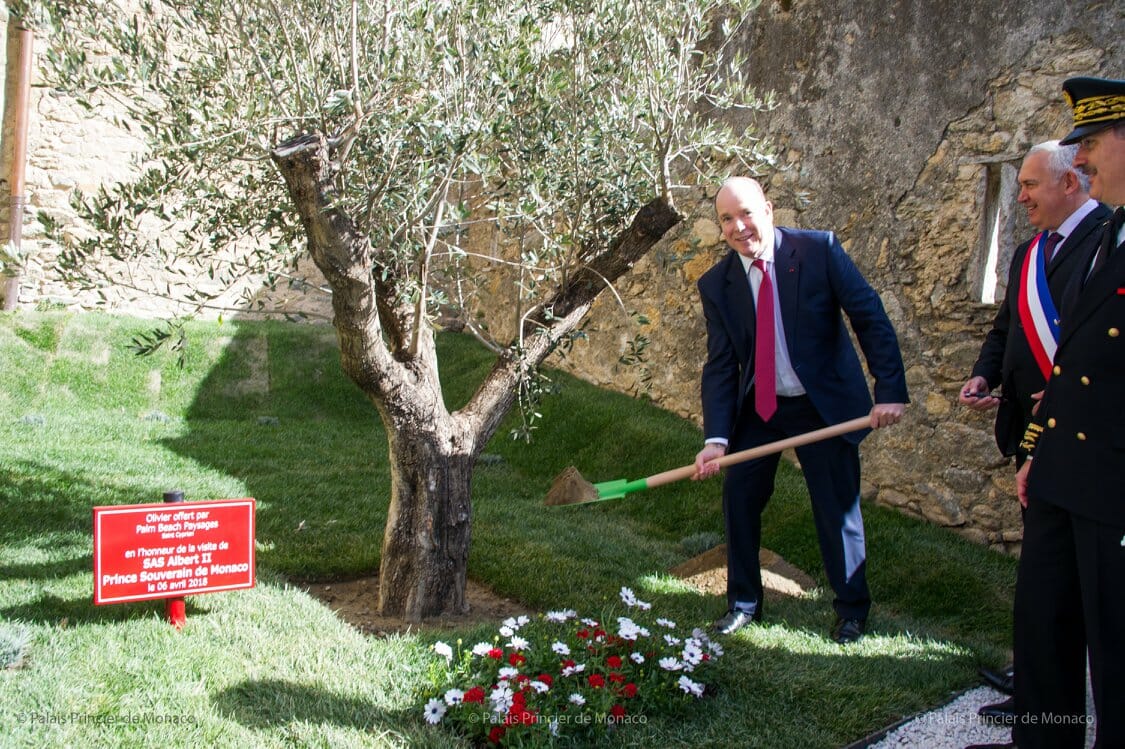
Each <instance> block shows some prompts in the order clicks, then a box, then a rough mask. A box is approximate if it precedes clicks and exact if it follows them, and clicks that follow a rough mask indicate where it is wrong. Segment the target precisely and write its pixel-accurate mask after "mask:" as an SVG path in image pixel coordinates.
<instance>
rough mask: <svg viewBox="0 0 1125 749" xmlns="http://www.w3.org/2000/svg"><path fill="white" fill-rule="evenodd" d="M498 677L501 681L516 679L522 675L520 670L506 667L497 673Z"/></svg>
mask: <svg viewBox="0 0 1125 749" xmlns="http://www.w3.org/2000/svg"><path fill="white" fill-rule="evenodd" d="M496 675H497V676H499V677H500V678H501V679H514V678H515V677H517V676H519V675H520V670H519V669H518V668H512V667H511V666H504V668H502V669H500V670H499V671H497V672H496Z"/></svg>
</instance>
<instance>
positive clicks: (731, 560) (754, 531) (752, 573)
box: [723, 447, 778, 615]
mask: <svg viewBox="0 0 1125 749" xmlns="http://www.w3.org/2000/svg"><path fill="white" fill-rule="evenodd" d="M735 449H739V450H741V449H745V448H742V447H736V448H735ZM777 462H778V456H777V455H768V456H766V457H764V458H761V459H759V460H751V461H748V462H746V463H739V464H737V465H733V466H731V467H730V468H728V469H727V475H726V479H725V480H724V481H723V519H724V521H725V522H726V530H727V604H728V606H730V607H731V608H734V606H735V604H736V603H738V604H739V605H740V606H742V607H743V608H746V609H747V610H750V611H751V612H752V613H757V614H759V615H760V613H761V610H762V569H761V566H760V564H759V563H758V550H759V548H760V547H761V545H762V510H764V509H765V507H766V503H767V502H768V501H769V498H770V495H771V494H772V493H773V479H774V475H775V474H776V473H777Z"/></svg>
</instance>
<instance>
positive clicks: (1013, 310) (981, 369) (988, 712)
mask: <svg viewBox="0 0 1125 749" xmlns="http://www.w3.org/2000/svg"><path fill="white" fill-rule="evenodd" d="M1077 150H1078V146H1076V145H1071V146H1063V145H1060V144H1059V142H1058V141H1048V142H1046V143H1040V144H1038V145H1036V146H1034V147H1033V148H1032V149H1031V150H1030V151H1029V152H1028V154H1027V156H1026V157H1025V158H1024V161H1023V165H1022V167H1021V168H1020V172H1019V186H1020V192H1019V197H1018V200H1019V203H1020V204H1021V205H1023V206H1024V208H1025V209H1026V210H1027V219H1028V222H1029V223H1030V224H1031V225H1032V226H1033V227H1035V228H1036V229H1038V230H1039V232H1038V233H1037V234H1036V235H1035V236H1034V237H1032V238H1031V240H1029V241H1028V242H1025V243H1023V244H1022V245H1020V246H1019V247H1018V248H1017V249H1016V252H1015V254H1014V255H1013V257H1012V264H1011V266H1010V268H1009V270H1008V289H1007V296H1006V298H1005V299H1004V301H1003V303H1002V304H1001V305H1000V309H999V310H998V311H997V313H996V318H995V320H994V321H993V323H992V329H991V330H990V331H989V332H988V335H987V336H986V337H985V340H984V345H982V346H981V350H980V356H979V357H978V358H977V362H976V364H975V365H974V366H973V371H972V375H971V376H970V377H969V379H968V381H967V382H965V384H964V385H963V386H962V387H961V392H960V396H959V401H960V402H961V403H962V404H963V405H965V406H968V407H969V408H972V409H975V410H978V411H987V410H989V409H992V408H997V406H999V408H998V410H997V413H996V444H997V445H998V446H999V448H1000V452H1001V453H1003V454H1004V455H1007V456H1015V459H1016V468H1017V469H1018V468H1019V467H1020V466H1022V465H1023V462H1024V459H1025V457H1026V453H1025V452H1024V451H1023V450H1021V449H1020V447H1019V445H1020V438H1021V437H1022V436H1023V433H1024V431H1025V429H1026V428H1027V425H1028V424H1029V423H1030V422H1031V419H1032V413H1033V409H1034V408H1035V405H1036V403H1037V401H1038V399H1039V398H1040V397H1041V396H1042V392H1043V389H1044V387H1045V386H1046V383H1047V379H1048V378H1049V377H1050V374H1051V368H1052V366H1053V359H1054V355H1055V349H1056V348H1057V345H1058V338H1059V320H1060V314H1059V311H1058V310H1059V308H1060V307H1061V305H1062V298H1063V290H1064V289H1066V287H1067V284H1068V283H1069V282H1070V280H1071V278H1072V277H1073V276H1074V275H1075V274H1076V273H1079V272H1081V266H1082V265H1083V261H1084V259H1085V258H1087V257H1088V256H1089V254H1090V252H1091V251H1092V250H1093V249H1094V247H1096V246H1097V243H1098V240H1099V238H1100V237H1101V233H1102V226H1103V224H1104V223H1105V222H1106V220H1107V219H1108V218H1109V217H1110V210H1109V209H1108V208H1106V207H1105V206H1104V205H1102V204H1101V203H1099V202H1097V201H1096V200H1093V199H1091V198H1090V195H1089V189H1090V179H1089V177H1088V176H1087V175H1086V174H1084V173H1082V172H1079V171H1078V170H1076V169H1075V168H1074V166H1073V161H1074V156H1075V153H1076V152H1077ZM997 387H999V388H1000V389H999V391H998V392H995V391H996V388H997ZM1013 499H1014V497H1013ZM981 676H982V677H983V678H984V680H985V681H986V682H987V683H988V684H990V685H991V686H993V687H995V688H996V689H998V690H1000V691H1002V692H1004V693H1006V694H1008V695H1011V694H1012V693H1013V690H1014V684H1013V678H1014V677H1013V673H1012V670H1011V669H1007V670H1005V671H1000V672H996V671H991V670H988V669H982V671H981ZM979 712H980V715H981V717H982V718H984V719H985V720H989V721H997V722H1004V723H1008V722H1010V721H1011V720H1012V718H1013V715H1014V703H1013V700H1012V699H1011V698H1009V699H1006V700H1004V701H1002V702H998V703H996V704H992V705H985V706H984V707H982V708H981V709H980V711H979Z"/></svg>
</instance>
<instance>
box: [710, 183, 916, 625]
mask: <svg viewBox="0 0 1125 749" xmlns="http://www.w3.org/2000/svg"><path fill="white" fill-rule="evenodd" d="M715 210H716V213H717V214H718V220H719V226H720V229H721V231H722V235H723V238H724V240H725V241H726V243H727V245H728V246H729V247H730V249H731V252H729V253H727V255H726V256H725V257H724V258H723V259H722V260H720V261H719V262H718V263H717V264H716V265H715V266H714V267H712V268H711V269H710V270H709V271H707V272H706V273H705V274H704V275H703V277H702V278H700V279H699V284H698V287H699V294H700V298H701V300H702V303H703V314H704V317H705V318H706V322H707V361H706V363H705V364H704V365H703V378H702V397H703V429H704V436H705V438H706V444H705V446H704V448H703V449H702V450H701V451H700V452H699V454H698V455H697V456H696V459H695V466H696V476H695V478H707V477H709V476H713V475H714V474H716V473H718V472H719V466H718V465H715V464H714V463H711V461H713V460H714V459H716V458H719V457H721V456H723V455H725V454H726V453H727V452H728V451H732V452H733V451H738V450H745V449H748V448H751V447H755V446H757V445H762V444H765V443H768V442H772V441H776V440H778V439H782V438H785V437H790V436H793V435H797V434H801V433H804V432H809V431H812V430H815V429H819V428H823V427H825V426H826V425H830V424H837V423H840V422H843V421H847V420H849V419H854V418H856V417H857V416H861V415H863V414H866V413H868V412H870V416H871V421H870V424H871V427H872V428H880V427H886V426H890V425H891V424H895V423H897V422H898V421H899V420H900V419H901V418H902V414H903V411H904V408H905V406H904V404H905V403H906V402H907V400H908V398H907V393H906V376H905V372H904V369H903V365H902V355H901V354H900V352H899V347H898V339H897V337H896V336H895V331H894V328H893V326H892V325H891V322H890V320H889V319H888V318H887V314H886V312H885V311H884V309H883V305H882V302H881V301H880V299H879V295H878V294H877V293H876V292H875V290H874V289H872V288H871V286H870V285H869V284H868V283H867V281H866V280H865V279H864V278H863V276H862V274H860V272H859V270H858V269H857V268H856V267H855V265H854V264H853V263H852V261H851V260H850V259H849V258H848V256H847V254H845V252H844V250H843V247H841V246H840V243H839V241H838V240H837V239H836V237H835V235H834V234H832V233H831V232H824V231H803V230H798V229H790V228H785V227H774V225H773V206H772V205H771V204H770V202H769V201H768V200H766V198H765V194H764V193H763V192H762V188H761V186H760V185H759V184H758V183H757V182H756V181H755V180H752V179H749V178H746V177H734V178H731V179H729V180H727V181H726V182H724V183H723V185H722V187H721V188H720V189H719V192H718V194H717V195H716V196H715ZM844 315H846V316H847V318H848V320H849V322H850V324H851V328H852V330H853V331H854V332H855V335H856V338H857V339H858V341H859V344H860V347H861V348H862V349H863V352H864V356H865V358H866V361H867V367H868V370H869V371H870V372H871V374H872V376H873V377H874V378H875V401H876V405H874V406H872V400H871V395H870V393H869V391H868V386H867V380H866V378H865V377H864V373H863V369H862V368H861V366H860V362H859V357H858V356H857V354H856V351H855V348H854V346H853V345H852V343H851V339H850V338H849V336H848V332H847V329H846V327H845V325H844V321H843V316H844ZM866 434H867V430H863V431H861V432H856V433H852V434H849V435H846V436H843V437H835V438H832V439H827V440H823V441H821V442H816V443H813V444H809V445H805V446H802V447H798V448H797V457H798V459H799V460H800V462H801V468H802V470H803V471H804V475H805V483H806V485H807V486H808V489H809V495H810V498H811V500H812V507H813V517H814V520H815V523H816V531H817V538H818V540H819V542H820V549H821V556H822V558H823V560H824V567H825V571H826V573H827V576H828V581H829V584H830V585H831V586H832V589H833V591H834V592H835V599H834V601H833V607H834V608H835V610H836V623H835V625H834V626H833V628H832V633H831V636H832V639H833V640H834V641H836V642H838V643H841V644H846V643H850V642H855V641H856V640H859V639H860V638H861V637H862V636H863V634H864V632H865V630H866V626H867V615H868V611H869V609H870V607H871V595H870V592H869V591H868V588H867V579H866V574H865V567H866V557H867V554H866V548H865V544H864V531H863V517H862V515H861V513H860V506H859V442H860V441H861V440H862V439H863V437H864V436H865V435H866ZM778 460H779V455H778V454H777V453H773V454H771V455H768V456H765V457H762V458H757V459H754V460H750V461H747V462H744V463H738V464H736V465H733V466H731V467H730V468H729V469H728V471H727V475H726V479H725V481H724V483H723V513H724V518H725V523H726V534H727V602H728V607H729V611H728V612H727V613H726V615H725V616H723V617H722V618H720V619H719V620H718V621H717V622H715V624H714V628H715V630H716V631H717V632H719V633H721V634H731V633H733V632H736V631H737V630H739V629H741V628H742V627H744V626H745V625H747V624H749V623H750V622H751V621H756V620H759V619H761V617H762V574H761V568H760V566H759V563H758V552H759V546H760V544H761V515H762V511H763V510H764V509H765V506H766V503H767V502H768V501H769V498H770V495H771V494H772V493H773V484H774V475H775V473H776V471H777V464H778Z"/></svg>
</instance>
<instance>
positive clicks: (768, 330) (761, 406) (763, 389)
mask: <svg viewBox="0 0 1125 749" xmlns="http://www.w3.org/2000/svg"><path fill="white" fill-rule="evenodd" d="M754 267H755V268H757V269H758V270H760V271H761V272H762V284H761V286H759V287H758V309H757V315H756V316H757V325H756V330H755V331H754V410H755V411H757V412H758V415H759V416H761V417H762V421H769V420H770V417H772V416H773V414H774V412H775V411H777V367H776V365H775V364H774V356H775V351H774V345H775V344H774V328H773V326H774V317H773V282H772V281H770V274H769V273H768V272H767V271H766V264H765V262H764V261H762V260H755V261H754Z"/></svg>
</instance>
